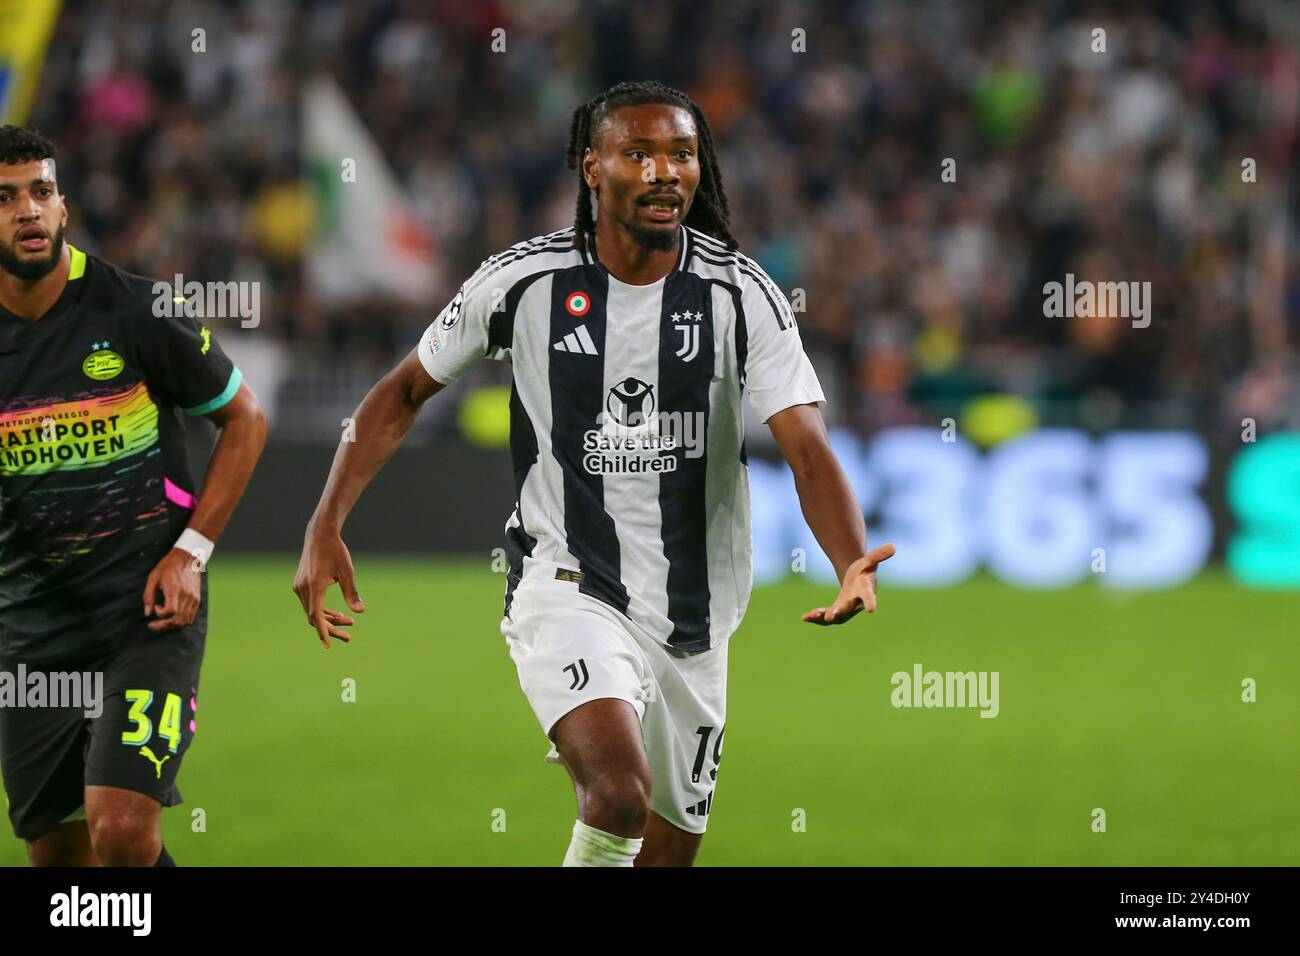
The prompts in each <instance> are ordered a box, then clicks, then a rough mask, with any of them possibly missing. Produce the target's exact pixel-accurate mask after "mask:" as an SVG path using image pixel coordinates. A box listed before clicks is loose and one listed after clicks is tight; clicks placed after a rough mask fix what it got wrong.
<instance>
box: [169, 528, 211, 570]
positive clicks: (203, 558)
mask: <svg viewBox="0 0 1300 956" xmlns="http://www.w3.org/2000/svg"><path fill="white" fill-rule="evenodd" d="M172 547H173V548H180V549H181V550H182V551H184V552H185V553H186V554H192V555H194V557H195V559H196V560H197V561H198V562H199V567H198V570H200V571H202V570H203V569H204V568H206V567H207V566H208V562H209V561H211V560H212V551H213V549H214V548H215V547H216V545H214V544H213V543H212V542H211V541H209V540H208V539H207V538H205V537H203V535H201V534H199V533H198V532H197V531H195V530H194V529H193V528H186V529H185V530H184V531H182V532H181V536H180V537H179V538H177V539H176V543H175V544H174V545H172Z"/></svg>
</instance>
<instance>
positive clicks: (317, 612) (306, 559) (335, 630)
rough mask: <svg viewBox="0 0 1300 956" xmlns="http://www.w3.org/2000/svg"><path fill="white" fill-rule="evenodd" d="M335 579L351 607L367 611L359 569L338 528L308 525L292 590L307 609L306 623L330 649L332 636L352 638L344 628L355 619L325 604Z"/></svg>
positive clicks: (344, 641)
mask: <svg viewBox="0 0 1300 956" xmlns="http://www.w3.org/2000/svg"><path fill="white" fill-rule="evenodd" d="M336 582H337V583H338V585H339V587H340V588H341V589H342V591H343V599H344V600H345V601H347V604H348V607H349V608H351V609H352V610H353V611H355V612H356V613H358V614H360V613H362V612H364V611H365V609H366V604H365V602H364V601H362V600H361V595H360V594H358V593H357V584H356V572H355V571H353V569H352V555H351V554H349V553H348V547H347V545H345V544H344V543H343V539H342V538H341V537H340V536H339V534H338V532H337V531H329V530H325V529H318V528H316V527H315V526H309V527H308V529H307V538H306V540H305V541H304V542H303V546H302V558H301V559H300V560H299V561H298V573H297V574H296V575H294V579H293V593H294V594H296V595H298V600H299V601H301V602H302V609H303V610H304V611H306V612H307V623H309V624H310V625H311V626H312V627H314V628H315V629H316V634H317V636H319V637H320V642H321V644H323V645H324V646H325V649H326V650H329V646H330V638H331V637H336V638H338V639H339V640H340V641H342V642H343V643H345V644H346V643H348V642H350V641H351V640H352V635H351V634H349V633H348V632H347V631H345V630H343V628H344V627H346V626H350V625H352V624H355V623H356V621H355V620H354V619H353V618H351V617H349V616H348V615H346V614H343V613H340V612H339V611H331V610H330V609H329V608H327V607H325V592H327V591H328V590H329V586H330V585H331V584H334V583H336Z"/></svg>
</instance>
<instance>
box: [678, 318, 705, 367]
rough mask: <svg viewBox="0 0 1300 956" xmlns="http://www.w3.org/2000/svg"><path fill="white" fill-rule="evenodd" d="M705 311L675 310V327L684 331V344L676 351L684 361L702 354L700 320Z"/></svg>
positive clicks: (681, 331)
mask: <svg viewBox="0 0 1300 956" xmlns="http://www.w3.org/2000/svg"><path fill="white" fill-rule="evenodd" d="M703 319H704V313H703V312H690V311H687V312H674V313H673V328H674V329H676V330H677V331H678V332H680V333H682V344H681V346H679V347H678V349H677V352H676V353H675V354H676V355H677V357H678V358H679V359H681V360H682V361H683V362H689V361H690V360H691V359H693V358H695V356H697V355H699V354H700V322H701V321H703Z"/></svg>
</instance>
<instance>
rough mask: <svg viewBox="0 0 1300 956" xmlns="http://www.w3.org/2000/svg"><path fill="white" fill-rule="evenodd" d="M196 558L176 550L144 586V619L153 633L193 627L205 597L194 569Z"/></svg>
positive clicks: (162, 562) (197, 573)
mask: <svg viewBox="0 0 1300 956" xmlns="http://www.w3.org/2000/svg"><path fill="white" fill-rule="evenodd" d="M195 560H196V559H195V557H194V556H193V555H192V554H190V553H189V552H187V551H182V550H180V549H179V548H172V549H171V550H170V551H168V552H167V555H166V557H164V558H163V559H162V560H161V561H159V562H158V563H157V564H156V565H154V569H153V570H152V571H150V572H149V580H148V581H146V582H145V585H144V616H145V617H154V618H155V620H152V621H150V622H149V630H151V631H171V630H175V629H177V628H181V627H184V626H185V625H186V624H191V623H193V621H194V615H195V614H197V613H198V610H199V601H200V599H201V597H202V590H201V585H202V578H200V577H199V574H200V572H199V571H198V570H197V569H196V568H195V567H194V562H195Z"/></svg>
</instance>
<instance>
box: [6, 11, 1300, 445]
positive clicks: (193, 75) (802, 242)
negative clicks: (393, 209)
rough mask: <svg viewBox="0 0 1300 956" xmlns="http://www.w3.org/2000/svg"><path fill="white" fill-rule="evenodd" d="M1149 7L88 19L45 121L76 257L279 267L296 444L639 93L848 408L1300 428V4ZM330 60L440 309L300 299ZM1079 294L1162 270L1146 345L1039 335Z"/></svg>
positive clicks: (901, 416)
mask: <svg viewBox="0 0 1300 956" xmlns="http://www.w3.org/2000/svg"><path fill="white" fill-rule="evenodd" d="M1139 7H1141V5H1134V4H1127V3H1118V2H1117V3H1102V4H1075V3H1060V2H1057V3H1047V4H1044V5H1038V6H1034V5H1026V4H1003V3H978V4H977V3H964V2H957V0H950V2H937V3H906V2H883V3H873V2H852V3H798V2H775V3H749V2H713V0H665V2H661V3H657V4H653V5H650V6H647V5H642V4H632V3H610V2H599V0H597V2H578V0H546V2H517V3H510V2H490V0H484V2H468V0H467V2H460V3H457V2H415V0H410V2H406V0H390V2H360V0H311V2H288V0H236V2H217V0H182V2H177V3H169V2H161V0H159V2H153V0H150V2H138V0H137V2H129V3H128V2H116V0H110V2H104V0H97V2H89V0H69V2H68V3H67V4H66V5H65V8H64V11H63V13H62V14H61V16H60V19H59V23H58V27H57V30H56V33H55V36H54V40H53V43H52V45H51V48H50V53H49V58H48V61H47V63H46V68H45V71H44V73H43V75H42V78H41V82H40V86H39V89H38V93H37V99H36V102H35V103H34V105H33V110H32V114H31V117H30V122H31V123H32V124H33V125H36V126H38V127H40V128H41V129H42V130H43V131H44V132H45V133H47V134H48V135H50V136H51V137H53V138H54V139H55V141H56V142H57V143H58V145H59V148H60V150H61V157H62V161H61V164H60V174H61V175H60V179H61V181H62V184H63V187H64V191H65V192H66V193H67V194H68V196H69V199H70V203H71V212H72V215H73V220H74V222H73V226H72V227H71V231H70V234H71V237H72V238H73V241H80V242H81V243H82V244H83V245H84V246H85V247H86V248H88V249H89V250H91V251H93V252H95V253H97V254H99V255H102V256H104V257H106V258H108V259H110V260H112V261H114V262H115V263H117V264H119V265H122V266H124V267H126V268H129V269H131V270H133V271H136V272H140V273H143V274H147V275H152V276H158V277H170V276H172V275H173V274H175V273H181V274H183V275H184V276H185V277H186V278H187V279H199V280H226V279H231V278H234V279H244V280H260V281H261V282H263V284H264V285H263V295H262V309H263V313H264V316H265V317H264V319H263V321H262V325H261V326H260V327H259V328H258V329H256V330H247V331H240V330H238V329H231V330H228V331H224V332H223V333H222V337H223V342H225V343H227V345H228V346H229V347H230V350H231V351H232V352H233V353H239V354H237V356H236V357H237V360H239V361H240V362H241V364H248V363H252V364H253V365H258V364H259V363H260V365H259V367H261V368H263V369H265V372H264V375H263V379H264V381H265V379H266V378H268V377H274V380H275V386H274V394H271V395H267V398H268V400H269V403H270V405H271V406H272V408H273V409H276V410H278V414H276V415H275V416H274V417H275V423H276V426H277V428H278V430H279V432H280V434H281V435H282V436H284V435H286V434H288V433H292V432H301V431H302V430H303V429H302V427H301V422H302V421H303V417H302V416H299V415H298V414H294V412H295V410H297V409H299V408H302V409H303V410H304V412H305V411H306V410H307V409H310V408H327V409H330V408H337V409H338V410H340V411H342V413H343V414H346V413H347V411H348V410H349V409H350V408H351V407H352V405H353V404H354V403H355V401H356V400H357V399H358V398H359V397H360V395H361V394H363V393H364V390H365V388H366V387H367V386H368V385H369V384H370V383H372V382H373V381H374V379H375V378H376V377H377V376H378V375H379V374H380V373H381V372H382V371H384V370H386V369H387V368H388V367H389V366H390V365H391V364H392V363H393V362H394V361H395V360H396V359H397V358H398V357H399V356H400V355H401V354H402V353H404V352H405V351H407V350H408V349H409V348H410V347H411V346H412V345H413V344H414V342H415V341H416V340H417V337H418V335H419V332H420V331H421V330H422V329H423V328H424V326H425V325H426V324H427V323H428V321H429V320H430V319H431V317H432V316H433V314H435V313H436V312H437V311H438V310H439V309H440V308H441V307H442V305H443V304H444V303H445V302H446V301H447V300H449V299H450V298H451V296H452V295H454V293H455V290H456V287H457V286H458V285H459V283H460V282H461V281H462V280H463V279H464V278H465V277H467V276H468V275H469V274H470V273H472V272H473V270H474V269H475V268H476V267H477V266H478V264H479V262H480V261H481V260H482V259H484V258H486V257H487V256H489V255H491V254H492V253H494V252H497V251H499V250H501V249H503V248H505V247H506V246H509V245H510V244H512V243H514V242H517V241H519V240H522V239H525V238H528V237H531V236H534V235H538V234H541V233H545V232H550V231H553V230H555V229H558V228H562V227H564V226H566V225H568V224H569V223H570V222H572V219H573V204H574V198H575V187H576V180H575V176H576V174H575V173H573V172H571V171H569V170H567V169H566V168H565V167H564V150H565V144H566V142H567V139H568V135H569V123H570V115H571V112H572V110H573V109H574V107H575V106H576V105H577V104H578V103H579V102H581V101H582V100H584V99H586V98H588V97H590V96H592V95H594V94H595V93H597V92H599V91H600V90H602V89H604V88H606V87H607V86H609V85H611V84H613V83H615V82H617V81H619V80H622V79H640V78H656V79H660V80H662V81H664V82H667V83H669V84H671V85H674V86H677V87H679V88H681V89H683V90H685V91H686V92H687V93H689V94H690V95H691V96H692V97H693V98H694V99H695V100H696V101H697V102H698V103H699V104H700V106H701V107H702V108H703V110H704V111H705V115H706V116H707V117H708V118H709V122H710V124H711V126H712V128H713V131H714V136H715V138H716V140H717V142H718V144H719V151H720V157H719V160H720V165H721V169H722V173H723V179H724V185H725V188H726V192H727V196H728V199H729V201H730V206H731V210H732V226H733V231H734V233H735V234H736V236H737V237H738V239H739V240H740V242H741V248H742V249H743V250H744V251H745V252H746V253H747V254H748V255H750V256H751V257H753V258H755V259H757V260H758V261H759V262H760V263H761V264H762V265H763V266H764V267H765V268H766V269H767V270H768V271H769V272H770V273H771V275H772V276H773V278H774V279H775V280H776V281H777V283H778V284H779V285H780V286H781V287H782V288H783V289H784V290H785V292H786V294H787V295H791V296H793V295H794V294H795V290H797V289H798V290H803V306H804V310H805V311H804V312H803V313H802V314H801V316H800V326H801V330H802V334H803V336H804V341H805V345H806V346H807V348H808V350H809V352H810V354H811V355H812V356H813V359H814V362H815V364H816V365H817V367H818V370H819V373H820V374H821V376H822V379H823V384H824V386H825V387H826V389H827V395H828V398H830V399H831V404H830V405H829V406H828V408H827V415H828V418H830V419H831V420H832V421H834V422H836V423H839V424H845V425H850V426H852V427H854V428H857V429H859V430H861V431H863V432H864V433H870V432H872V431H874V430H876V429H878V428H880V427H883V426H887V425H895V424H906V423H920V422H934V421H937V420H938V419H939V418H940V417H942V416H944V415H948V414H954V413H958V412H960V410H961V409H962V408H963V407H965V403H966V401H967V400H968V399H970V398H972V397H974V396H978V395H985V394H1011V395H1016V396H1020V397H1021V398H1023V399H1025V400H1026V401H1027V402H1028V403H1029V406H1028V407H1032V408H1033V409H1034V411H1035V413H1036V415H1037V416H1038V419H1039V420H1040V421H1041V422H1043V423H1044V424H1051V423H1059V424H1080V423H1081V424H1085V425H1091V426H1094V427H1099V428H1100V427H1108V426H1111V425H1120V424H1142V425H1154V426H1185V425H1202V426H1206V425H1214V426H1219V427H1224V428H1227V427H1232V426H1233V423H1234V422H1238V425H1237V427H1239V420H1240V419H1241V418H1242V417H1243V416H1245V415H1251V416H1254V417H1256V418H1257V419H1258V421H1259V424H1260V427H1261V428H1278V427H1290V428H1300V375H1298V373H1297V367H1298V363H1297V341H1298V340H1300V268H1297V266H1298V265H1300V252H1297V249H1298V248H1300V246H1298V244H1297V241H1296V240H1297V220H1298V219H1300V216H1298V215H1297V209H1298V207H1300V199H1298V198H1297V190H1296V188H1295V178H1296V167H1297V161H1296V160H1297V142H1296V116H1297V112H1298V104H1297V97H1298V94H1297V91H1298V90H1300V60H1298V58H1297V53H1296V50H1297V48H1300V13H1297V7H1296V6H1295V5H1294V4H1291V3H1285V2H1277V3H1266V2H1257V0H1250V2H1241V3H1236V4H1230V3H1214V2H1205V0H1200V2H1188V3H1159V4H1154V5H1151V6H1150V7H1148V8H1146V9H1145V10H1143V9H1138V8H1139ZM196 26H202V27H203V28H204V29H205V30H206V34H207V50H208V52H207V53H206V54H202V53H194V52H192V50H191V31H192V30H193V29H194V28H195V27H196ZM495 27H504V28H505V31H506V34H505V37H506V42H507V49H506V51H505V52H503V53H494V52H492V50H491V31H492V30H493V29H494V28H495ZM1097 28H1103V29H1104V30H1105V44H1106V49H1105V52H1104V53H1103V52H1095V51H1094V46H1095V44H1096V35H1095V34H1094V30H1096V29H1097ZM794 30H803V31H805V32H804V37H805V38H806V39H805V42H806V52H793V51H792V48H791V47H792V43H795V42H797V39H795V38H792V31H794ZM319 70H324V71H327V72H329V73H330V74H331V75H333V77H334V78H335V79H336V80H337V81H338V82H339V83H340V84H341V86H342V88H343V89H344V90H345V91H346V93H347V95H348V97H349V98H350V100H351V102H352V103H353V105H354V106H355V107H356V108H357V110H358V111H359V113H360V115H361V116H362V117H363V119H364V120H365V122H366V124H367V125H368V126H369V128H370V130H371V132H372V133H373V135H374V137H375V139H376V141H377V142H378V144H379V146H380V148H381V150H382V152H383V154H384V155H385V156H386V157H387V159H388V160H389V161H390V163H391V165H392V168H393V170H394V172H395V173H396V175H397V177H398V180H399V181H400V183H401V184H402V186H403V187H404V189H405V190H406V193H407V195H408V196H409V198H410V202H411V204H412V208H413V210H414V211H415V213H416V214H417V216H418V218H419V220H420V221H421V222H422V223H423V224H424V226H425V227H426V228H427V230H428V231H429V233H430V234H431V235H432V237H433V239H434V241H435V243H436V245H437V247H438V248H439V249H440V251H441V256H442V275H443V279H442V288H441V291H440V292H439V295H438V297H437V301H436V302H434V303H430V304H425V305H423V306H416V305H411V304H404V303H401V302H398V301H396V300H394V301H375V300H370V301H365V302H357V303H344V302H338V301H322V300H321V298H320V297H319V296H314V295H313V292H312V289H311V288H309V287H304V286H305V285H306V284H305V283H304V282H303V281H302V267H301V256H302V251H303V246H304V243H305V242H307V241H308V240H309V235H310V231H311V217H312V209H311V203H310V200H309V194H308V191H307V190H306V189H305V188H304V186H303V182H302V174H301V170H300V167H301V160H300V155H299V139H298V127H299V116H298V92H299V88H300V84H301V82H302V80H303V78H304V77H306V76H308V75H310V74H312V73H313V72H315V71H319ZM1247 158H1250V159H1253V160H1254V164H1255V174H1254V178H1255V181H1254V182H1243V165H1242V164H1243V160H1244V159H1247ZM945 159H952V160H955V167H951V168H954V169H955V174H956V181H955V182H945V181H944V179H943V177H942V176H941V173H942V172H943V163H944V161H945ZM949 178H951V177H949ZM1066 273H1073V274H1074V275H1075V276H1076V277H1077V278H1078V279H1080V280H1083V279H1093V280H1097V281H1107V280H1109V281H1150V282H1151V290H1152V297H1153V303H1154V305H1153V312H1152V322H1151V324H1150V327H1148V328H1133V327H1132V326H1131V325H1130V323H1129V322H1128V321H1127V320H1126V319H1123V318H1119V317H1109V318H1092V319H1074V320H1071V319H1062V318H1047V317H1045V316H1044V312H1043V285H1044V283H1045V282H1049V281H1064V279H1065V275H1066ZM485 364H487V365H491V364H492V363H485ZM482 374H483V375H485V376H487V377H488V378H489V379H491V378H493V377H495V378H496V380H498V381H501V380H504V377H505V376H508V370H504V369H488V370H486V371H485V372H483V373H482ZM255 381H256V379H255ZM267 388H268V386H267V385H266V384H262V385H261V390H262V391H263V392H266V391H267ZM318 417H320V416H318ZM326 419H328V420H326ZM435 419H436V416H435ZM321 420H322V421H323V422H324V424H325V431H327V432H328V433H329V434H331V435H332V434H336V431H337V429H336V420H335V419H334V417H333V416H332V415H325V416H323V417H322V418H321ZM445 420H446V417H445V415H444V421H445ZM429 427H434V426H429ZM308 431H310V429H308Z"/></svg>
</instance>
